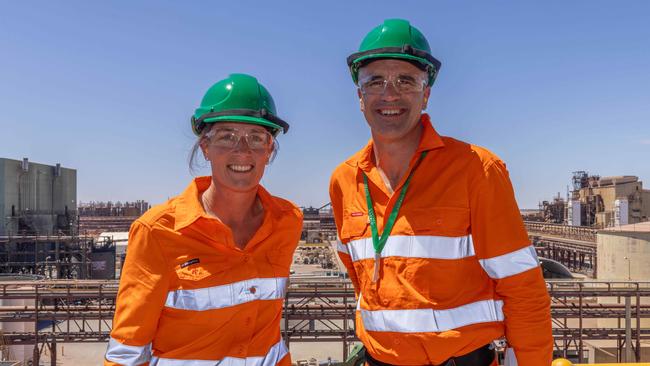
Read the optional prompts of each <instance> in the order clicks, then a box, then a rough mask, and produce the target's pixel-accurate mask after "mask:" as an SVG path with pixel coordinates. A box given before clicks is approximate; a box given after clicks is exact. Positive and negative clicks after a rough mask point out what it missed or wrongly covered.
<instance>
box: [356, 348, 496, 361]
mask: <svg viewBox="0 0 650 366" xmlns="http://www.w3.org/2000/svg"><path fill="white" fill-rule="evenodd" d="M494 356H495V352H494V347H493V346H492V343H488V344H486V345H485V346H483V347H481V348H477V349H475V350H473V351H472V352H470V353H467V354H464V355H462V356H457V357H451V358H450V359H448V360H447V361H445V362H443V363H441V364H440V365H436V366H490V365H491V364H492V361H494ZM366 362H367V363H368V365H370V366H396V365H392V364H389V363H385V362H381V361H379V360H376V359H374V358H372V356H370V353H368V350H366Z"/></svg>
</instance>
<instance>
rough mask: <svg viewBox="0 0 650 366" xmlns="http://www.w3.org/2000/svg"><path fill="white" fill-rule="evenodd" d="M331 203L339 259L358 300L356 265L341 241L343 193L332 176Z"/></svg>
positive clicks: (345, 244) (346, 246) (345, 245)
mask: <svg viewBox="0 0 650 366" xmlns="http://www.w3.org/2000/svg"><path fill="white" fill-rule="evenodd" d="M330 201H331V203H332V212H333V213H334V222H335V223H336V232H337V236H338V240H337V243H336V247H337V252H338V255H339V258H341V262H342V263H343V265H344V266H345V268H346V269H347V271H348V276H349V277H350V280H351V281H352V285H353V286H354V294H355V296H356V297H357V298H358V297H359V291H360V290H359V278H358V277H357V273H356V272H355V270H354V265H353V264H352V257H350V253H349V251H348V245H347V242H345V243H344V242H343V241H342V240H341V227H342V226H343V192H341V187H340V186H339V184H338V182H337V181H336V179H335V178H334V176H332V179H331V180H330Z"/></svg>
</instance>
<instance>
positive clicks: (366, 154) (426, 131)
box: [346, 113, 445, 170]
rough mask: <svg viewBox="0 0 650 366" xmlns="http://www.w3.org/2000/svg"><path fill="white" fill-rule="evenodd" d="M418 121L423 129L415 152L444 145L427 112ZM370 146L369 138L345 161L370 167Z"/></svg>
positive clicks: (364, 168) (364, 167)
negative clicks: (366, 142) (364, 144)
mask: <svg viewBox="0 0 650 366" xmlns="http://www.w3.org/2000/svg"><path fill="white" fill-rule="evenodd" d="M420 123H422V127H423V130H422V137H420V143H419V145H418V148H417V150H416V153H421V152H423V151H428V150H434V149H438V148H442V147H444V146H445V143H444V142H443V141H442V138H441V137H440V135H439V134H438V132H436V130H435V129H434V128H433V125H432V124H431V118H430V117H429V115H428V114H426V113H423V114H422V116H420ZM372 146H373V143H372V139H370V141H368V144H366V146H364V147H363V148H362V149H361V150H359V152H357V153H356V154H354V155H353V156H352V157H351V158H350V159H348V160H347V161H346V163H347V164H349V165H351V166H358V167H359V168H361V169H363V170H368V169H370V167H371V166H372V165H373V162H372V161H373V160H374V159H373V158H372Z"/></svg>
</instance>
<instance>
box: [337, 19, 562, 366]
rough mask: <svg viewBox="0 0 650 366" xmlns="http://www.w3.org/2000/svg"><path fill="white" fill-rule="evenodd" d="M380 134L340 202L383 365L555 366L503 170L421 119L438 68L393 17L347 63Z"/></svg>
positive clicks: (546, 305)
mask: <svg viewBox="0 0 650 366" xmlns="http://www.w3.org/2000/svg"><path fill="white" fill-rule="evenodd" d="M348 65H349V66H350V71H351V73H352V79H353V80H354V82H355V83H356V84H357V85H358V96H359V103H360V106H361V111H362V112H363V114H364V116H365V118H366V121H367V122H368V125H369V126H370V131H371V134H372V139H371V140H370V142H369V143H368V145H366V146H365V147H364V148H363V149H361V150H360V151H359V152H357V153H356V154H355V155H353V156H352V157H351V158H350V159H348V160H347V161H345V162H344V163H342V164H341V165H339V166H338V167H337V168H336V170H335V171H334V173H333V175H332V179H331V182H330V197H331V199H332V207H333V210H334V216H335V219H336V225H337V229H338V234H339V237H340V243H339V255H340V257H341V259H342V261H343V263H344V264H345V266H346V267H347V270H348V273H349V275H350V278H351V280H352V282H353V284H354V288H355V291H356V294H357V296H358V306H357V317H356V324H357V335H358V336H359V338H360V339H361V341H363V344H364V345H365V347H366V358H367V363H368V364H370V365H371V366H372V365H381V366H383V365H386V364H390V365H459V366H473V365H485V366H487V365H496V364H497V363H496V360H495V357H494V353H495V352H494V347H493V346H492V341H493V340H496V339H500V338H502V337H504V336H505V337H506V340H507V342H508V345H509V347H510V348H509V350H508V351H507V352H506V360H507V362H508V363H510V364H511V365H513V364H519V365H525V366H529V365H545V366H546V365H549V364H550V363H551V357H552V346H553V340H552V334H551V319H550V299H549V296H548V293H547V291H546V286H545V283H544V280H543V278H542V274H541V271H540V268H539V265H538V261H537V256H536V254H535V249H534V248H533V247H532V246H531V245H530V243H529V241H528V236H527V234H526V230H525V228H524V226H523V222H522V220H521V217H520V215H519V210H518V208H517V204H516V202H515V198H514V193H513V190H512V186H511V183H510V180H509V177H508V172H507V170H506V168H505V164H504V163H503V162H501V160H499V158H498V157H496V156H495V155H494V154H492V153H491V152H490V151H488V150H486V149H484V148H481V147H478V146H475V145H471V144H467V143H464V142H461V141H458V140H455V139H453V138H450V137H445V136H440V135H438V134H437V133H436V131H435V130H434V128H433V127H432V125H431V122H430V120H429V116H428V115H427V114H424V113H422V111H423V110H424V109H425V108H426V106H427V100H428V98H429V93H430V88H431V85H432V84H433V81H434V80H435V77H436V75H437V73H438V70H439V68H440V62H439V61H438V60H436V59H435V58H434V57H433V56H431V50H430V47H429V44H428V42H427V40H426V38H425V37H424V36H423V35H422V33H421V32H420V31H418V30H417V29H416V28H415V27H413V26H411V25H410V24H409V22H407V21H405V20H400V19H390V20H386V21H385V22H384V23H383V24H382V25H380V26H378V27H377V28H375V29H373V30H372V31H371V32H370V33H368V35H367V36H366V37H365V39H364V40H363V42H362V43H361V47H360V49H359V52H358V53H355V54H353V55H351V56H350V57H349V58H348Z"/></svg>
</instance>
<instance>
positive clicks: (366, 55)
mask: <svg viewBox="0 0 650 366" xmlns="http://www.w3.org/2000/svg"><path fill="white" fill-rule="evenodd" d="M387 58H388V59H401V60H406V61H414V62H417V63H419V64H421V65H422V66H423V67H425V68H426V69H428V73H429V85H432V84H433V82H434V81H435V78H436V76H437V75H438V71H439V70H440V67H441V66H442V63H441V62H440V61H438V59H436V58H435V57H433V56H431V55H430V54H429V53H428V52H426V51H422V50H418V49H415V48H412V47H408V45H407V46H404V47H385V48H376V49H373V50H369V51H364V52H357V53H353V54H351V55H350V56H348V58H347V60H346V61H347V63H348V66H349V67H350V72H351V73H352V80H353V81H354V82H355V83H357V81H358V79H357V74H358V72H359V69H360V68H361V67H362V66H363V65H365V64H367V63H368V62H370V61H372V60H375V59H387Z"/></svg>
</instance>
